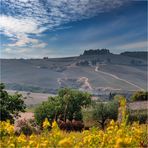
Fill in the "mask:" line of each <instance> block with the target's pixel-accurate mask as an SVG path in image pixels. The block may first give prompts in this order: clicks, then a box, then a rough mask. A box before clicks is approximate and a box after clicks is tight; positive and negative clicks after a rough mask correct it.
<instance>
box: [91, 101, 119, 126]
mask: <svg viewBox="0 0 148 148" xmlns="http://www.w3.org/2000/svg"><path fill="white" fill-rule="evenodd" d="M92 114H93V119H94V120H96V121H97V122H98V123H99V124H100V126H101V128H102V129H104V128H105V124H106V121H107V120H108V119H114V120H116V119H117V118H118V102H117V101H110V102H99V103H97V104H96V106H95V107H94V110H93V113H92Z"/></svg>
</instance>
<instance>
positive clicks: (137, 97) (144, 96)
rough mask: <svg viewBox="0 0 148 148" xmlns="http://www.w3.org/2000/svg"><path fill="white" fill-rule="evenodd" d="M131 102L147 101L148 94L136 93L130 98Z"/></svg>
mask: <svg viewBox="0 0 148 148" xmlns="http://www.w3.org/2000/svg"><path fill="white" fill-rule="evenodd" d="M131 100H132V101H146V100H148V92H143V91H137V92H135V93H134V94H133V95H132V96H131Z"/></svg>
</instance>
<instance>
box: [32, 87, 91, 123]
mask: <svg viewBox="0 0 148 148" xmlns="http://www.w3.org/2000/svg"><path fill="white" fill-rule="evenodd" d="M90 104H91V95H90V94H88V93H82V92H80V91H76V90H71V89H68V88H64V89H61V90H60V91H59V92H58V96H55V97H49V98H48V101H45V102H43V103H42V104H41V105H40V106H38V107H37V108H36V110H35V118H36V120H37V123H38V124H40V125H41V124H42V122H43V121H44V119H45V118H48V120H49V121H51V122H52V121H53V120H56V121H57V120H62V121H64V122H66V120H69V121H72V120H73V119H74V120H80V121H81V120H82V110H81V109H82V107H86V106H88V105H90Z"/></svg>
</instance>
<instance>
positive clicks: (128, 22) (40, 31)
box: [0, 0, 147, 58]
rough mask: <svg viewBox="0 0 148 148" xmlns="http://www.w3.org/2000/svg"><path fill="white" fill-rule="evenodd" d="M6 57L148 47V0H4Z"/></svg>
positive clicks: (0, 8)
mask: <svg viewBox="0 0 148 148" xmlns="http://www.w3.org/2000/svg"><path fill="white" fill-rule="evenodd" d="M0 13H1V15H0V20H1V21H0V39H1V46H0V50H1V54H0V57H1V58H42V57H44V56H48V57H50V58H54V57H66V56H75V55H80V54H81V53H83V51H84V50H86V49H98V48H108V49H110V50H111V52H113V53H120V52H123V51H145V50H147V1H137V0H103V1H102V0H1V5H0Z"/></svg>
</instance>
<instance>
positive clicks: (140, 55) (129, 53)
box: [120, 51, 148, 60]
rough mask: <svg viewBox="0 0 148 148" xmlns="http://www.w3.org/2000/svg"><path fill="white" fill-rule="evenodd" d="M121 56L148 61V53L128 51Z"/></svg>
mask: <svg viewBox="0 0 148 148" xmlns="http://www.w3.org/2000/svg"><path fill="white" fill-rule="evenodd" d="M120 55H123V56H128V57H134V58H139V59H145V60H147V59H148V51H133V52H132V51H126V52H122V53H120Z"/></svg>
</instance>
